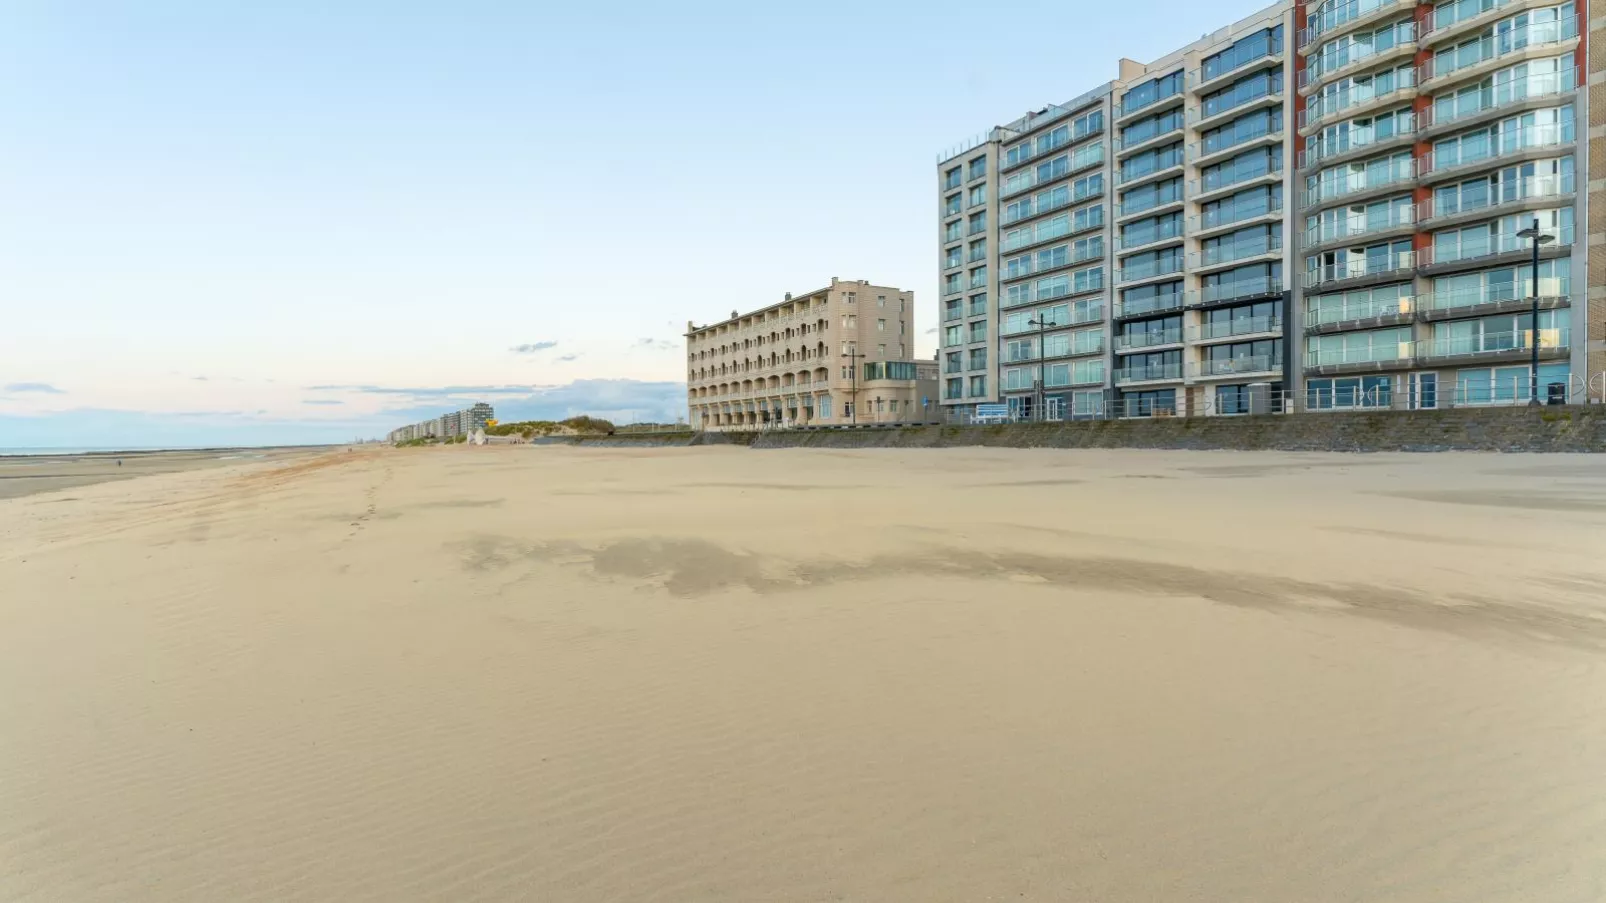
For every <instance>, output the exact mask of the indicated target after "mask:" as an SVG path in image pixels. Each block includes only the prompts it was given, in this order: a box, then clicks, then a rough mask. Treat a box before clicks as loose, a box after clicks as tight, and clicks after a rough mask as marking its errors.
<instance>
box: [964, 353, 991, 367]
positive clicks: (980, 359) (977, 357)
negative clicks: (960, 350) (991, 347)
mask: <svg viewBox="0 0 1606 903" xmlns="http://www.w3.org/2000/svg"><path fill="white" fill-rule="evenodd" d="M967 369H970V370H986V369H987V349H986V348H972V349H970V360H969V362H968V364H967Z"/></svg>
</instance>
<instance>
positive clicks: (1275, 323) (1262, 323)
mask: <svg viewBox="0 0 1606 903" xmlns="http://www.w3.org/2000/svg"><path fill="white" fill-rule="evenodd" d="M1282 328H1283V318H1282V317H1279V316H1276V315H1275V314H1274V315H1271V316H1265V317H1229V318H1228V319H1225V320H1206V321H1205V322H1203V323H1201V324H1200V325H1199V333H1198V334H1199V338H1201V339H1224V338H1228V337H1231V336H1241V335H1255V334H1256V333H1262V332H1281V331H1282Z"/></svg>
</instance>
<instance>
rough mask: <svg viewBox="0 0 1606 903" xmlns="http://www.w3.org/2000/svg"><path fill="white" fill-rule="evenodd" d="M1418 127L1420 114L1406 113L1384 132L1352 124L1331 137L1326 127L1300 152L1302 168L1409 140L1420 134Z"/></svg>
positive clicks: (1395, 118)
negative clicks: (1327, 134) (1417, 115)
mask: <svg viewBox="0 0 1606 903" xmlns="http://www.w3.org/2000/svg"><path fill="white" fill-rule="evenodd" d="M1416 129H1417V126H1416V115H1415V114H1406V115H1403V116H1396V117H1394V122H1393V125H1392V126H1391V127H1390V128H1389V129H1388V130H1387V131H1385V132H1381V133H1380V132H1379V131H1378V129H1377V127H1376V126H1366V127H1364V128H1361V127H1351V128H1349V129H1346V130H1344V131H1342V132H1339V133H1337V134H1336V135H1335V136H1334V137H1333V138H1332V139H1330V140H1324V139H1326V137H1327V136H1326V134H1325V131H1324V132H1317V133H1316V134H1314V135H1312V136H1311V137H1310V139H1309V140H1308V141H1306V142H1305V149H1304V150H1302V151H1300V152H1299V168H1300V169H1310V168H1312V167H1315V166H1316V165H1317V164H1321V163H1327V164H1333V163H1337V162H1339V161H1341V160H1345V159H1348V158H1350V157H1355V156H1360V155H1361V154H1363V153H1371V152H1375V151H1379V150H1382V149H1384V148H1387V147H1390V146H1393V145H1396V144H1407V143H1409V142H1410V141H1411V139H1412V138H1414V137H1415V136H1416Z"/></svg>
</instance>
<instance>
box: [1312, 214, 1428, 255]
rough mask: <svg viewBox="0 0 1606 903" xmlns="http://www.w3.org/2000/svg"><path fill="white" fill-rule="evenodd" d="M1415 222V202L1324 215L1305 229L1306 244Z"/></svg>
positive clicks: (1324, 242) (1344, 237) (1351, 236)
mask: <svg viewBox="0 0 1606 903" xmlns="http://www.w3.org/2000/svg"><path fill="white" fill-rule="evenodd" d="M1414 222H1416V206H1415V205H1413V204H1406V205H1404V206H1398V205H1396V206H1392V207H1388V208H1385V209H1383V210H1379V211H1378V212H1376V213H1354V214H1350V215H1349V216H1345V217H1338V218H1330V217H1326V216H1323V217H1321V218H1320V221H1319V222H1318V223H1317V224H1316V225H1314V226H1311V227H1310V228H1308V229H1306V230H1305V245H1306V247H1310V246H1313V245H1321V244H1326V243H1328V242H1330V241H1340V240H1342V239H1347V238H1356V237H1359V236H1363V235H1376V234H1377V233H1379V232H1386V231H1388V230H1389V229H1397V228H1400V227H1402V226H1409V225H1411V224H1412V223H1414Z"/></svg>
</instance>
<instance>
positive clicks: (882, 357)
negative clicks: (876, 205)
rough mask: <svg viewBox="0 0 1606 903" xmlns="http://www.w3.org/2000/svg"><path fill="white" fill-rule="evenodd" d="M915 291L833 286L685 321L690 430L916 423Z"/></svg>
mask: <svg viewBox="0 0 1606 903" xmlns="http://www.w3.org/2000/svg"><path fill="white" fill-rule="evenodd" d="M914 307H915V303H914V292H910V291H905V290H903V289H898V288H893V287H891V286H884V285H871V284H870V283H869V282H868V281H865V280H862V279H861V280H846V281H845V280H840V279H837V278H835V277H832V279H831V284H830V285H829V286H827V287H825V288H821V289H816V290H815V291H812V292H807V293H804V294H802V295H797V296H795V297H794V296H793V295H792V294H791V293H790V292H789V293H787V295H786V297H785V299H784V300H783V301H781V302H780V303H779V304H772V305H770V306H768V307H763V308H760V309H758V310H756V311H753V312H751V313H746V314H743V313H738V312H736V311H732V312H731V316H730V317H729V318H727V319H725V320H721V321H719V322H717V323H712V324H709V325H707V326H697V325H695V324H694V323H691V322H688V323H687V324H686V407H687V410H688V415H689V416H688V421H689V422H690V424H691V426H692V428H693V429H699V430H704V429H706V430H724V429H746V428H756V427H766V426H811V425H820V426H841V425H845V424H852V423H897V422H903V421H919V420H924V419H926V417H927V415H928V414H929V415H931V416H935V415H936V413H937V404H938V401H937V397H936V392H937V378H936V363H935V362H934V361H916V360H914V344H915V328H914Z"/></svg>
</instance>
